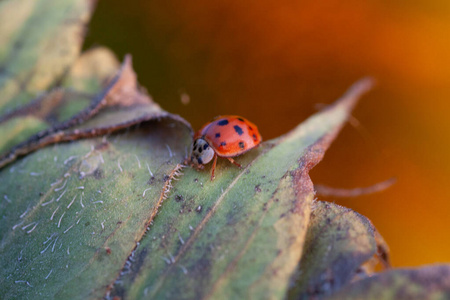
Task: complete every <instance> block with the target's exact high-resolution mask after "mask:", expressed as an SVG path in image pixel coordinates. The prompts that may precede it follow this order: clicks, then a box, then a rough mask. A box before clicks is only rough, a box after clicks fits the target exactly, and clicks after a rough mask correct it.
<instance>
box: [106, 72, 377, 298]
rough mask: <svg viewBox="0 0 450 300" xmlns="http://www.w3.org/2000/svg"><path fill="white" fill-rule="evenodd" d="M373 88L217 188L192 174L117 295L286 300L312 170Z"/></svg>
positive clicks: (225, 166) (353, 93) (356, 92)
mask: <svg viewBox="0 0 450 300" xmlns="http://www.w3.org/2000/svg"><path fill="white" fill-rule="evenodd" d="M370 85H371V81H370V80H363V81H361V82H359V83H358V84H356V85H355V86H354V87H353V88H352V89H351V90H350V91H349V93H348V94H347V95H346V96H344V97H343V99H341V100H340V101H338V102H337V103H336V104H335V105H333V106H332V107H330V108H328V109H326V110H324V111H323V112H321V113H319V114H317V115H315V116H313V117H311V118H310V119H308V120H307V121H306V122H304V123H303V124H301V125H300V126H299V127H297V128H296V129H294V130H293V131H291V132H290V133H288V134H287V135H285V136H283V137H281V138H279V139H276V140H273V141H268V142H265V143H263V144H262V145H261V147H259V148H258V149H256V150H253V151H250V152H249V153H248V154H246V155H245V156H244V157H242V158H240V163H242V164H243V165H244V166H246V167H244V168H243V169H242V170H239V169H237V168H236V167H235V166H233V165H231V164H230V163H229V162H227V161H222V162H219V163H218V167H217V170H216V174H217V175H216V179H215V180H214V181H210V179H209V178H210V174H209V172H208V171H201V172H197V171H195V170H193V169H191V168H188V169H185V170H184V175H183V176H181V177H180V179H179V181H177V183H176V185H174V187H173V189H172V191H171V196H170V197H169V198H168V201H165V202H164V204H163V207H162V209H161V210H160V212H159V214H158V215H157V217H156V218H155V219H154V220H153V225H152V226H151V227H150V229H149V231H148V232H147V234H146V236H145V237H144V239H143V240H142V241H141V243H140V245H139V246H138V247H137V248H136V250H135V251H134V252H133V254H132V256H131V260H130V262H129V263H130V265H131V267H130V266H128V267H127V268H126V272H124V273H125V274H124V275H123V276H121V277H120V278H119V281H118V283H117V284H116V285H115V286H114V289H113V291H112V295H119V296H123V297H125V298H128V297H129V298H131V299H140V298H143V297H147V298H161V299H204V298H211V299H242V298H256V299H260V298H283V297H284V296H285V295H286V292H287V290H288V287H289V281H290V278H291V276H292V274H293V273H294V271H295V269H296V266H297V263H298V261H299V259H300V257H301V255H302V250H303V247H304V240H305V235H306V232H307V226H308V222H309V216H310V210H311V204H312V200H313V197H314V191H313V186H312V183H311V181H310V179H309V176H308V171H309V170H310V169H311V168H312V167H313V166H314V165H315V164H316V163H317V162H318V161H319V160H320V159H321V158H322V156H323V153H324V151H325V149H326V148H327V147H328V145H329V144H330V143H331V141H332V139H333V138H334V137H335V135H336V134H337V132H338V131H339V128H340V127H341V126H342V124H343V123H344V122H345V120H346V118H347V117H348V115H349V112H350V110H351V108H352V107H353V105H354V104H355V102H356V100H357V98H358V97H359V96H360V95H361V94H362V93H363V92H365V91H366V90H367V89H368V88H369V87H370ZM207 170H209V169H207ZM133 261H137V262H136V263H133Z"/></svg>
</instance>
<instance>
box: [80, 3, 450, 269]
mask: <svg viewBox="0 0 450 300" xmlns="http://www.w3.org/2000/svg"><path fill="white" fill-rule="evenodd" d="M97 45H104V46H107V47H109V48H111V49H112V50H113V51H114V52H115V53H116V55H117V56H118V57H119V58H120V59H122V58H123V56H124V55H125V54H126V53H131V54H132V55H133V59H134V67H135V70H136V72H137V74H138V78H139V81H140V83H141V84H142V85H143V86H145V87H146V88H147V89H148V91H149V93H150V94H151V95H152V97H153V98H154V100H155V101H156V102H158V103H159V104H161V106H162V107H163V108H164V109H166V110H168V111H170V112H173V113H176V114H179V115H181V116H183V117H184V118H186V119H187V120H188V121H189V122H191V124H192V125H193V127H194V128H195V129H198V128H199V127H200V126H201V125H203V124H204V123H205V122H207V121H209V120H210V119H211V118H212V117H214V116H217V115H221V114H239V115H242V116H245V117H247V118H248V119H250V120H251V121H253V122H254V123H256V124H257V125H258V127H259V129H260V132H261V133H262V135H263V138H264V139H265V140H268V139H272V138H275V137H277V136H279V135H281V134H283V133H285V132H287V131H288V130H290V129H291V128H293V127H295V126H296V125H297V124H299V123H300V122H302V121H303V120H304V119H305V118H307V117H308V116H310V115H311V114H313V113H314V112H315V111H316V110H317V105H318V104H328V103H331V102H333V101H334V100H335V99H337V98H338V97H340V96H341V95H342V94H343V92H344V91H345V90H346V89H347V88H348V87H349V86H350V85H351V84H352V83H353V82H354V81H356V80H357V79H359V78H360V77H362V76H365V75H371V76H373V77H375V78H376V79H377V82H378V85H377V87H376V89H375V90H374V91H373V92H371V93H370V94H369V95H367V96H366V97H364V99H363V101H362V102H360V104H359V106H358V107H357V109H356V111H355V112H354V116H355V118H356V119H357V120H358V121H359V122H360V124H361V125H360V126H359V127H352V126H349V125H347V126H346V127H345V129H344V130H343V132H342V133H341V135H340V136H339V137H338V139H337V140H336V141H335V142H334V144H333V145H332V147H331V149H330V150H329V151H328V152H327V154H326V156H325V159H324V160H323V162H321V163H320V164H319V165H318V166H317V167H316V168H315V169H314V170H313V171H312V173H311V177H312V179H313V181H314V182H315V183H317V184H324V185H328V186H332V187H339V188H355V187H362V186H369V185H372V184H375V183H377V182H380V181H383V180H386V179H388V178H390V177H392V176H395V177H397V179H398V181H397V183H396V184H395V185H394V186H393V187H391V188H390V189H388V190H386V191H384V192H381V193H376V194H372V195H367V196H361V197H358V198H347V199H334V198H326V200H328V201H335V202H336V203H338V204H340V205H344V206H347V207H350V208H353V209H354V210H356V211H358V212H360V213H361V214H363V215H365V216H367V217H368V218H369V219H371V220H372V221H373V223H374V224H375V226H376V227H377V228H378V229H379V231H380V232H381V234H382V235H383V236H384V238H385V239H386V240H387V242H388V244H389V245H390V247H391V251H392V260H393V265H394V266H414V265H421V264H429V263H434V262H449V261H450V218H449V215H450V201H449V200H450V184H449V179H450V159H449V156H448V154H449V150H450V146H449V143H450V142H449V140H448V137H449V134H448V133H449V129H450V122H448V114H449V108H450V101H449V99H450V1H427V0H408V1H406V0H403V1H381V0H372V1H369V0H365V1H361V0H349V1H339V0H330V1H326V3H323V1H298V0H297V1H293V0H292V1H236V0H231V1H230V0H227V1H206V0H194V1H188V2H186V1H180V0H170V1H148V0H138V1H123V0H108V1H100V2H99V3H98V6H97V10H96V12H95V14H94V17H93V20H92V22H91V24H90V26H89V31H88V33H87V39H86V43H85V49H89V48H91V47H94V46H97ZM188 100H189V101H188ZM186 103H187V104H186Z"/></svg>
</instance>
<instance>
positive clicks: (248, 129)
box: [191, 116, 262, 180]
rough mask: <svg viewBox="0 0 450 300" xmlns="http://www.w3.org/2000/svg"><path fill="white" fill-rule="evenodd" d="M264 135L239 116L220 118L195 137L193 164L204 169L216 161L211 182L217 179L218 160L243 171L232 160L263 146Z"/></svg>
mask: <svg viewBox="0 0 450 300" xmlns="http://www.w3.org/2000/svg"><path fill="white" fill-rule="evenodd" d="M261 140H262V138H261V135H260V134H259V131H258V128H257V127H256V125H255V124H253V123H252V122H250V121H249V120H247V119H244V118H242V117H239V116H219V117H217V118H215V119H214V120H213V121H212V122H210V123H207V124H206V125H204V126H203V127H202V128H201V129H200V130H199V131H198V132H197V133H196V134H195V135H194V143H193V144H192V154H191V162H192V163H193V164H194V165H195V166H197V168H199V169H202V168H203V165H205V164H207V163H209V162H210V161H211V160H212V159H214V162H213V166H212V171H211V180H213V179H214V171H215V169H216V163H217V157H218V156H220V157H224V158H227V159H228V160H229V161H230V162H231V163H233V164H235V165H236V166H238V167H239V168H240V167H241V165H240V164H238V163H237V162H235V161H234V159H233V158H232V157H235V156H238V155H241V154H243V153H245V152H247V151H249V150H250V149H253V148H255V147H256V146H258V145H259V144H260V143H261Z"/></svg>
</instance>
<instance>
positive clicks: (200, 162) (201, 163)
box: [197, 157, 203, 165]
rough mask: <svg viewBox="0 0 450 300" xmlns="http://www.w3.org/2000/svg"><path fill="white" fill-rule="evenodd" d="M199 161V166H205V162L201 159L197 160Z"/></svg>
mask: <svg viewBox="0 0 450 300" xmlns="http://www.w3.org/2000/svg"><path fill="white" fill-rule="evenodd" d="M197 161H198V164H199V165H203V160H202V159H201V158H200V157H199V158H197Z"/></svg>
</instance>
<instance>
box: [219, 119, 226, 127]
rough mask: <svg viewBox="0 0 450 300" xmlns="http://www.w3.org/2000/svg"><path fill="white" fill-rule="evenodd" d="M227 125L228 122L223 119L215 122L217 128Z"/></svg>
mask: <svg viewBox="0 0 450 300" xmlns="http://www.w3.org/2000/svg"><path fill="white" fill-rule="evenodd" d="M227 124H228V120H227V119H223V120H220V121H219V122H217V125H219V126H225V125H227Z"/></svg>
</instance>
